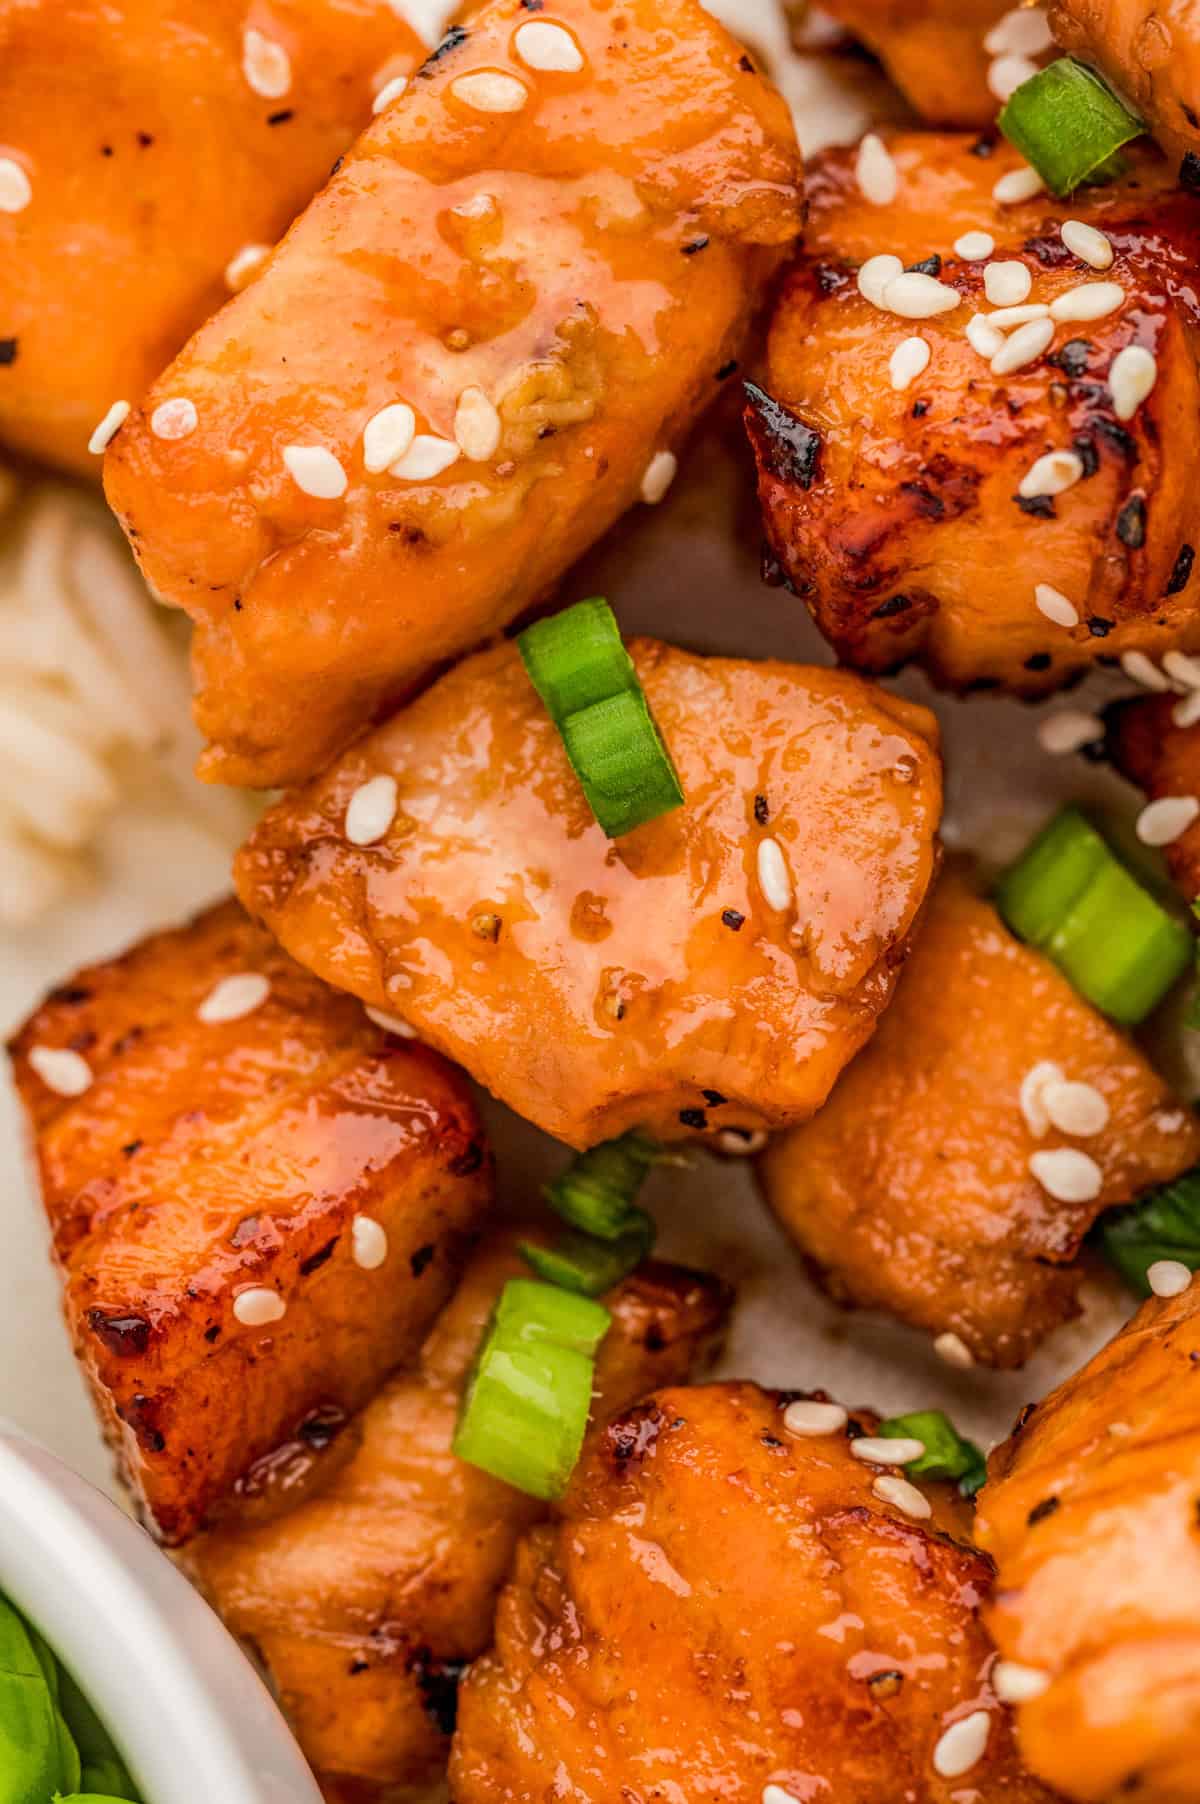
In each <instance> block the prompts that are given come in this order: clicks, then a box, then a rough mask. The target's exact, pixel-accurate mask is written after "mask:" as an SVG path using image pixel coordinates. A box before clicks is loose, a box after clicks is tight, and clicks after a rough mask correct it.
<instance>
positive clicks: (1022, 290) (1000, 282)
mask: <svg viewBox="0 0 1200 1804" xmlns="http://www.w3.org/2000/svg"><path fill="white" fill-rule="evenodd" d="M1032 287H1033V277H1032V276H1031V275H1030V273H1029V271H1028V270H1027V269H1026V267H1025V265H1024V264H1023V263H1018V262H1017V260H1016V258H1015V257H1014V258H1008V259H1006V260H1005V261H1002V262H1000V263H989V264H988V266H987V268H986V269H985V270H984V272H983V292H984V293H985V294H986V295H987V298H988V300H989V301H991V303H992V305H993V306H994V307H1019V306H1020V304H1021V302H1022V301H1023V300H1025V298H1026V297H1027V295H1028V294H1029V290H1030V289H1031V288H1032Z"/></svg>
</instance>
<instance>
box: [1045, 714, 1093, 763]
mask: <svg viewBox="0 0 1200 1804" xmlns="http://www.w3.org/2000/svg"><path fill="white" fill-rule="evenodd" d="M1037 738H1038V744H1039V745H1040V746H1041V748H1042V750H1043V751H1044V752H1049V753H1050V754H1051V756H1053V757H1055V758H1061V757H1065V756H1066V755H1067V754H1068V753H1070V752H1078V751H1082V749H1083V747H1084V746H1085V745H1095V744H1096V742H1097V740H1100V739H1103V738H1104V722H1103V721H1102V720H1101V719H1100V716H1099V715H1098V714H1087V713H1085V712H1084V710H1083V709H1082V708H1060V709H1059V710H1058V712H1057V713H1056V714H1049V715H1047V716H1046V718H1045V720H1041V721H1039V722H1038V729H1037Z"/></svg>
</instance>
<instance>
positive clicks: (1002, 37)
mask: <svg viewBox="0 0 1200 1804" xmlns="http://www.w3.org/2000/svg"><path fill="white" fill-rule="evenodd" d="M1053 41H1054V40H1053V37H1052V36H1051V32H1050V24H1049V21H1048V20H1047V18H1046V14H1045V12H1044V10H1043V9H1042V8H1041V7H1040V6H1017V7H1014V8H1013V10H1012V11H1011V12H1007V13H1005V14H1003V16H1002V17H1001V18H999V19H997V20H996V23H995V24H994V25H993V26H992V29H991V30H990V31H989V32H988V34H987V36H986V37H985V38H984V40H983V47H984V49H985V50H986V51H987V53H988V55H989V56H1004V55H1005V54H1006V53H1008V54H1010V55H1013V56H1040V55H1041V53H1042V51H1043V50H1049V48H1050V46H1051V44H1052V43H1053Z"/></svg>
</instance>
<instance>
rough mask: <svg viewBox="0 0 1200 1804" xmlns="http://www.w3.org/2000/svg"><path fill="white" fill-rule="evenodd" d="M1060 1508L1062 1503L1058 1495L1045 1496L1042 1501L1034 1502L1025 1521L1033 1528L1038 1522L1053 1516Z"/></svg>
mask: <svg viewBox="0 0 1200 1804" xmlns="http://www.w3.org/2000/svg"><path fill="white" fill-rule="evenodd" d="M1058 1508H1060V1504H1059V1500H1058V1498H1057V1497H1043V1498H1042V1501H1041V1502H1040V1503H1035V1504H1034V1506H1033V1508H1032V1509H1031V1510H1030V1512H1029V1514H1028V1516H1026V1518H1025V1521H1026V1523H1027V1524H1028V1526H1029V1527H1030V1528H1033V1527H1035V1526H1036V1524H1037V1523H1039V1522H1044V1521H1045V1520H1046V1517H1047V1516H1053V1514H1054V1512H1055V1510H1057V1509H1058Z"/></svg>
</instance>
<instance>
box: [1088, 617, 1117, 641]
mask: <svg viewBox="0 0 1200 1804" xmlns="http://www.w3.org/2000/svg"><path fill="white" fill-rule="evenodd" d="M1116 624H1117V623H1116V621H1115V620H1106V619H1105V617H1104V615H1103V614H1090V615H1089V616H1088V623H1087V628H1088V632H1089V633H1090V634H1091V635H1092V638H1093V639H1107V638H1108V635H1109V634H1110V633H1111V632H1112V630H1113V627H1114V626H1115V625H1116Z"/></svg>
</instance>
